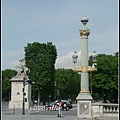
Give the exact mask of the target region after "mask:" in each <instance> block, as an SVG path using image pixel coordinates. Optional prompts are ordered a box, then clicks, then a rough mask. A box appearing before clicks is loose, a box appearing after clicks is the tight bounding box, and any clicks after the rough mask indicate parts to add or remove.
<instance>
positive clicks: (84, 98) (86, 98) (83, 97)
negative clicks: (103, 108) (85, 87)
mask: <svg viewBox="0 0 120 120" xmlns="http://www.w3.org/2000/svg"><path fill="white" fill-rule="evenodd" d="M76 100H77V117H78V119H79V118H91V117H92V114H91V100H92V97H91V94H90V93H79V94H78V96H77V98H76Z"/></svg>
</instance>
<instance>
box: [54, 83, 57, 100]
mask: <svg viewBox="0 0 120 120" xmlns="http://www.w3.org/2000/svg"><path fill="white" fill-rule="evenodd" d="M56 84H57V82H56V81H55V82H54V86H55V97H54V98H55V100H56Z"/></svg>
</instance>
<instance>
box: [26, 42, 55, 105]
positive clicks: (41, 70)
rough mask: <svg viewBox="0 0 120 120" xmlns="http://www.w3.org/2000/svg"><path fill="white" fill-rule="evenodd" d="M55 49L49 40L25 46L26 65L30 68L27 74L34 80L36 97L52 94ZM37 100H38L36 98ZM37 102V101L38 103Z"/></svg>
mask: <svg viewBox="0 0 120 120" xmlns="http://www.w3.org/2000/svg"><path fill="white" fill-rule="evenodd" d="M56 58H57V50H56V47H55V45H52V43H51V42H47V43H39V42H34V43H32V44H30V43H28V44H27V46H26V47H25V61H26V66H27V67H28V69H30V73H28V76H29V78H30V79H32V81H34V82H35V86H34V88H35V91H38V98H40V95H41V96H42V97H44V98H45V97H48V96H49V95H51V96H53V93H54V92H53V91H54V73H55V67H54V64H55V60H56ZM38 102H40V100H39V99H38ZM38 104H39V103H38Z"/></svg>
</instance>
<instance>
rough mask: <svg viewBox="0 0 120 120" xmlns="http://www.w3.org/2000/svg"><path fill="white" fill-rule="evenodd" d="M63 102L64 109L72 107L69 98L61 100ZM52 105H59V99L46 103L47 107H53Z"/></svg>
mask: <svg viewBox="0 0 120 120" xmlns="http://www.w3.org/2000/svg"><path fill="white" fill-rule="evenodd" d="M61 101H62V102H63V110H66V111H67V110H69V109H71V108H72V104H71V103H70V101H69V100H61ZM52 106H58V100H56V101H55V102H52V103H49V104H46V107H52Z"/></svg>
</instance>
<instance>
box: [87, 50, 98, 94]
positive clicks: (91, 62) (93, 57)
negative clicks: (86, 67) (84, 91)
mask: <svg viewBox="0 0 120 120" xmlns="http://www.w3.org/2000/svg"><path fill="white" fill-rule="evenodd" d="M96 57H97V54H96V51H93V54H92V55H91V56H90V57H89V58H90V65H92V64H93V63H96ZM94 65H95V64H94ZM90 74H91V75H90V93H91V94H92V71H91V72H90Z"/></svg>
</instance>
